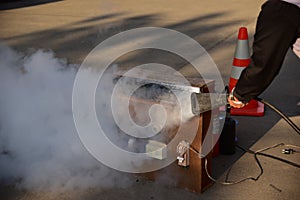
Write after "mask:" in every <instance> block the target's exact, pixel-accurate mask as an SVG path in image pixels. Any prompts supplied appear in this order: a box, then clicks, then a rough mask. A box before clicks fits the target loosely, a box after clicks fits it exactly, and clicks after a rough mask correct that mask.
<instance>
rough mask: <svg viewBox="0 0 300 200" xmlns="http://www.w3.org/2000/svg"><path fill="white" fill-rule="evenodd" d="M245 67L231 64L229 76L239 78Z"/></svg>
mask: <svg viewBox="0 0 300 200" xmlns="http://www.w3.org/2000/svg"><path fill="white" fill-rule="evenodd" d="M244 69H245V67H236V66H232V71H231V78H233V79H239V78H240V76H241V73H242V71H243V70H244Z"/></svg>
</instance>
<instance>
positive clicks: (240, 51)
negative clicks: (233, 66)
mask: <svg viewBox="0 0 300 200" xmlns="http://www.w3.org/2000/svg"><path fill="white" fill-rule="evenodd" d="M249 57H250V49H249V42H248V40H239V41H238V44H237V47H236V50H235V58H237V59H249Z"/></svg>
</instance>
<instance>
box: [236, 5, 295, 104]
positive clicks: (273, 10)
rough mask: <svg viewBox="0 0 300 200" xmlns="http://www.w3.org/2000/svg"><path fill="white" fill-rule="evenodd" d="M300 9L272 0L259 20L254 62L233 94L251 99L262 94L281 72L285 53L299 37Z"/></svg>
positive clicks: (246, 100) (262, 11)
mask: <svg viewBox="0 0 300 200" xmlns="http://www.w3.org/2000/svg"><path fill="white" fill-rule="evenodd" d="M299 25H300V8H299V7H297V6H295V5H293V4H290V3H287V2H284V1H280V0H269V1H268V2H266V3H265V4H264V5H263V6H262V10H261V12H260V15H259V17H258V19H257V25H256V32H255V35H254V43H253V55H252V56H251V63H250V64H249V66H248V67H247V68H245V70H243V72H242V74H241V76H240V78H239V80H238V83H237V85H236V88H235V91H234V96H235V97H237V98H238V99H239V100H240V101H243V102H248V101H249V100H251V99H253V98H255V97H256V96H258V95H259V94H260V93H262V92H263V91H264V90H265V89H266V88H267V87H268V86H269V85H270V83H271V82H272V80H273V79H274V77H275V76H276V75H277V74H278V72H279V70H280V68H281V66H282V63H283V61H284V58H285V55H286V53H287V50H288V49H289V47H291V46H292V45H293V44H294V42H295V41H296V39H297V37H298V36H299Z"/></svg>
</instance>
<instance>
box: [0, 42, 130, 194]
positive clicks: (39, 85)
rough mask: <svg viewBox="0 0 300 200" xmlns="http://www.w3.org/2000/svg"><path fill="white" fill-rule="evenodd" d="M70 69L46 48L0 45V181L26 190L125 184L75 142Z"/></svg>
mask: <svg viewBox="0 0 300 200" xmlns="http://www.w3.org/2000/svg"><path fill="white" fill-rule="evenodd" d="M76 71H77V70H76V66H74V65H70V64H68V63H67V62H66V61H65V60H62V59H58V58H55V56H54V53H53V52H51V51H42V50H39V51H37V52H35V53H34V54H32V55H29V56H23V55H21V54H18V53H16V52H15V51H13V50H12V49H10V48H8V47H6V46H4V45H0V95H1V96H0V182H4V183H10V184H16V185H17V186H19V187H22V188H27V189H72V188H76V187H81V188H88V187H95V186H101V187H115V186H125V185H126V184H128V179H127V178H125V177H122V178H120V176H121V175H120V173H117V174H116V172H115V171H113V170H111V169H108V168H107V167H105V166H103V165H102V164H100V163H99V162H98V161H96V160H95V159H94V158H92V157H91V156H90V155H89V153H88V152H87V151H86V150H85V149H84V147H83V146H82V144H81V143H80V140H79V137H78V135H77V133H76V130H75V126H74V122H73V118H72V87H73V83H74V79H75V75H76ZM122 176H123V175H122Z"/></svg>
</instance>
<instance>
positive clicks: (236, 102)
mask: <svg viewBox="0 0 300 200" xmlns="http://www.w3.org/2000/svg"><path fill="white" fill-rule="evenodd" d="M227 100H228V103H229V104H230V106H232V107H233V108H243V107H244V106H245V105H246V104H244V103H243V102H241V101H240V100H238V99H237V98H236V97H234V96H233V95H232V94H231V95H229V97H228V99H227Z"/></svg>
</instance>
